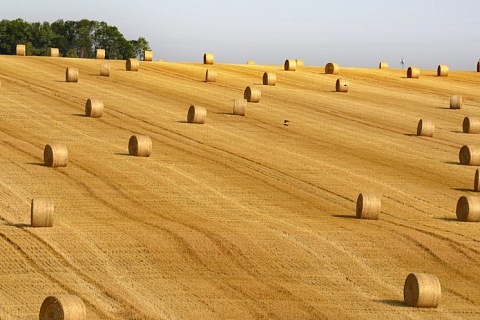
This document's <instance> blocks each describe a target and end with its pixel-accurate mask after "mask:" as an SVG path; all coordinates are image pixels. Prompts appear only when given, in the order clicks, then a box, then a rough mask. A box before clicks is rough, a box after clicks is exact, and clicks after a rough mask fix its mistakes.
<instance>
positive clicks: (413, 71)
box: [407, 67, 420, 79]
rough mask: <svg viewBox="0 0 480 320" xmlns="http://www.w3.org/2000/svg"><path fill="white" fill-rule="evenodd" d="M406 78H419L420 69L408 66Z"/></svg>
mask: <svg viewBox="0 0 480 320" xmlns="http://www.w3.org/2000/svg"><path fill="white" fill-rule="evenodd" d="M407 78H411V79H418V78H420V69H419V68H418V67H408V69H407Z"/></svg>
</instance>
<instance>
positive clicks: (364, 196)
mask: <svg viewBox="0 0 480 320" xmlns="http://www.w3.org/2000/svg"><path fill="white" fill-rule="evenodd" d="M381 211H382V195H381V194H377V193H360V194H359V195H358V198H357V210H356V214H357V218H358V219H368V220H378V218H379V216H380V212H381Z"/></svg>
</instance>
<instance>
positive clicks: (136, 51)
mask: <svg viewBox="0 0 480 320" xmlns="http://www.w3.org/2000/svg"><path fill="white" fill-rule="evenodd" d="M130 44H131V45H132V47H133V56H134V57H136V58H137V59H139V60H141V59H143V54H144V52H145V51H146V50H150V45H149V44H148V41H147V39H145V38H143V37H140V38H138V40H130Z"/></svg>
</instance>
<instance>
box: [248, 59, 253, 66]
mask: <svg viewBox="0 0 480 320" xmlns="http://www.w3.org/2000/svg"><path fill="white" fill-rule="evenodd" d="M247 64H248V65H254V64H255V61H253V60H248V61H247Z"/></svg>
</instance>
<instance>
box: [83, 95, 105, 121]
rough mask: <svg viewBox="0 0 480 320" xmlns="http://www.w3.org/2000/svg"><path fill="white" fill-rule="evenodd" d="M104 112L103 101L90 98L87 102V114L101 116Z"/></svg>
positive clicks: (93, 116) (94, 116)
mask: <svg viewBox="0 0 480 320" xmlns="http://www.w3.org/2000/svg"><path fill="white" fill-rule="evenodd" d="M102 114H103V101H102V100H101V99H97V98H92V99H88V100H87V102H86V103H85V115H86V116H87V117H92V118H100V117H101V116H102Z"/></svg>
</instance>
